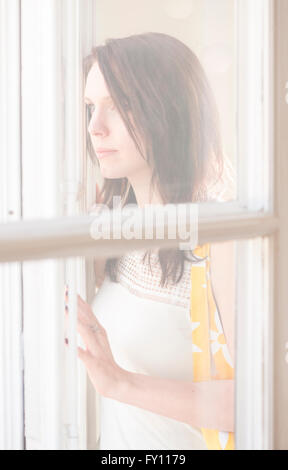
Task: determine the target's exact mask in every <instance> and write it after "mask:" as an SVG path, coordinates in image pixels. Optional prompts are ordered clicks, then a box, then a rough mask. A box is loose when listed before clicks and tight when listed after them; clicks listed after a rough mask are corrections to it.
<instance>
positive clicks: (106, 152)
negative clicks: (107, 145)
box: [96, 149, 117, 158]
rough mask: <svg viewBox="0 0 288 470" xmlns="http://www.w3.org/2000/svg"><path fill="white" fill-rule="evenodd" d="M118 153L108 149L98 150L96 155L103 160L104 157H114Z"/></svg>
mask: <svg viewBox="0 0 288 470" xmlns="http://www.w3.org/2000/svg"><path fill="white" fill-rule="evenodd" d="M116 152H117V150H112V149H111V150H108V149H105V150H104V149H103V150H100V149H98V150H96V154H97V157H98V158H102V157H108V156H109V155H113V154H115V153H116Z"/></svg>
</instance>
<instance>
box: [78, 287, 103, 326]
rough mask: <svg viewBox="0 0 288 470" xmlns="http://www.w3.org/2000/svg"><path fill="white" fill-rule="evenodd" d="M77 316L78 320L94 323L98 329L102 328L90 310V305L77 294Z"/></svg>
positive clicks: (89, 323)
mask: <svg viewBox="0 0 288 470" xmlns="http://www.w3.org/2000/svg"><path fill="white" fill-rule="evenodd" d="M78 317H79V320H80V321H82V322H83V323H85V324H88V325H95V326H97V327H98V328H99V329H100V330H103V326H102V325H101V323H100V322H99V321H98V320H97V318H96V316H95V315H94V313H93V312H92V310H91V307H90V305H89V304H87V302H85V301H84V300H83V299H82V297H81V296H80V295H79V294H78Z"/></svg>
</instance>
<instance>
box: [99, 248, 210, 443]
mask: <svg viewBox="0 0 288 470" xmlns="http://www.w3.org/2000/svg"><path fill="white" fill-rule="evenodd" d="M143 254H144V251H133V252H129V253H127V254H126V255H124V256H123V257H122V258H121V260H120V263H119V266H118V271H117V272H118V280H119V282H118V283H114V282H112V281H110V279H109V277H108V276H106V277H105V280H104V282H103V284H102V285H101V287H100V289H99V290H98V292H97V293H96V295H95V297H94V299H93V301H92V303H91V306H92V309H93V312H94V314H95V315H96V317H97V318H98V320H99V321H100V323H101V324H102V325H103V326H104V328H105V329H106V331H107V334H108V338H109V342H110V346H111V350H112V353H113V356H114V358H115V361H116V362H117V363H118V364H119V366H121V367H123V368H124V369H126V370H128V371H130V372H137V373H140V374H146V375H151V376H155V377H163V378H168V379H175V380H191V381H193V354H192V352H193V347H194V346H193V344H192V335H191V332H192V322H191V319H190V292H191V280H190V270H191V263H190V262H189V261H185V268H184V274H183V277H182V279H181V281H180V282H179V283H178V284H176V285H173V284H172V283H170V284H169V285H168V286H166V287H164V288H162V287H161V286H160V284H159V282H160V278H161V267H160V263H159V261H158V256H157V255H156V253H154V252H152V256H151V266H152V270H153V271H152V274H151V272H150V268H149V263H148V258H146V260H145V262H144V264H143V263H142V257H143ZM99 449H100V450H104V449H105V450H120V449H124V450H138V449H144V450H186V449H187V450H207V446H206V444H205V441H204V438H203V436H202V433H201V430H200V429H199V428H196V427H192V426H190V425H188V424H186V423H183V422H181V421H176V420H175V419H172V418H168V417H166V416H162V415H159V414H157V413H152V412H151V411H148V410H145V409H142V408H139V407H135V406H132V405H129V404H126V403H122V402H119V401H117V400H113V399H110V398H106V397H103V396H101V395H100V446H99Z"/></svg>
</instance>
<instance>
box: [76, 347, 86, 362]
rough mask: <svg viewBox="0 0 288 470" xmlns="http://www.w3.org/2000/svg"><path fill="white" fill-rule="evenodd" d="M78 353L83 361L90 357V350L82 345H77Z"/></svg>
mask: <svg viewBox="0 0 288 470" xmlns="http://www.w3.org/2000/svg"><path fill="white" fill-rule="evenodd" d="M77 354H78V357H79V358H80V359H81V360H82V361H84V362H85V361H86V360H87V358H88V352H87V351H85V349H83V348H80V346H78V347H77Z"/></svg>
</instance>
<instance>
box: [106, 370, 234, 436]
mask: <svg viewBox="0 0 288 470" xmlns="http://www.w3.org/2000/svg"><path fill="white" fill-rule="evenodd" d="M107 396H108V397H109V398H112V399H115V400H118V401H121V402H124V403H128V404H130V405H134V406H137V407H139V408H143V409H145V410H149V411H152V412H154V413H157V414H160V415H163V416H167V417H168V418H173V419H175V420H177V421H182V422H184V423H187V424H189V425H190V426H195V427H199V428H201V427H203V428H207V429H217V430H220V431H228V432H234V381H233V380H213V381H203V382H189V381H184V380H183V381H182V380H171V379H163V378H159V377H153V376H149V375H144V374H138V373H134V372H128V371H126V370H123V371H122V377H121V378H120V379H119V381H118V386H116V387H115V388H114V389H113V392H112V393H110V394H108V395H107Z"/></svg>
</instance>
